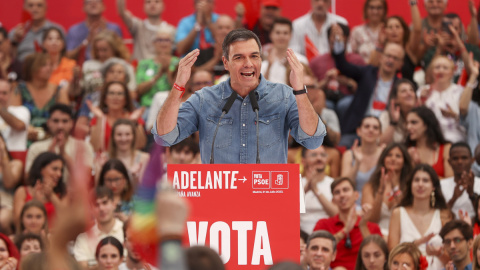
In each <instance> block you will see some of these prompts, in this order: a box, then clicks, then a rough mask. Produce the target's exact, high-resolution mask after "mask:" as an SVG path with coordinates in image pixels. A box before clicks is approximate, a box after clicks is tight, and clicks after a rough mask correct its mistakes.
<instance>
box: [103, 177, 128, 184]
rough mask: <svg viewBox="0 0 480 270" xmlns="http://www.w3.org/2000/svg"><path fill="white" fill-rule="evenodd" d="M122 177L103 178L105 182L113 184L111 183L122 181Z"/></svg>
mask: <svg viewBox="0 0 480 270" xmlns="http://www.w3.org/2000/svg"><path fill="white" fill-rule="evenodd" d="M123 179H124V178H123V177H116V178H105V182H108V183H110V184H113V183H118V182H119V181H122V180H123Z"/></svg>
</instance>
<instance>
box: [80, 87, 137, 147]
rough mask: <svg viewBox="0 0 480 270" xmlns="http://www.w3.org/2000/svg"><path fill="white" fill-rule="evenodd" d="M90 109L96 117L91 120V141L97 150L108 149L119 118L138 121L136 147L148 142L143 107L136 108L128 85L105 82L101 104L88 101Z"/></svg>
mask: <svg viewBox="0 0 480 270" xmlns="http://www.w3.org/2000/svg"><path fill="white" fill-rule="evenodd" d="M87 105H88V107H89V109H90V111H91V112H92V113H93V114H94V115H95V117H94V118H93V119H92V121H91V122H90V126H91V130H90V143H91V144H92V146H93V149H94V150H95V152H98V151H100V152H102V151H106V150H107V146H108V145H109V141H110V134H111V132H112V126H113V124H114V123H115V121H117V120H118V119H122V118H123V119H130V120H132V121H134V122H136V123H138V125H137V128H136V131H135V133H136V134H135V137H136V139H135V148H136V149H142V148H143V147H144V146H145V143H146V135H145V129H144V122H143V120H142V118H141V116H142V113H143V109H142V108H140V109H137V110H134V108H133V104H132V100H131V98H130V95H129V94H128V89H127V86H126V85H125V84H123V83H121V82H115V81H113V82H109V83H107V84H105V87H104V89H103V90H102V93H101V97H100V104H99V106H98V107H97V106H94V105H92V102H91V101H87Z"/></svg>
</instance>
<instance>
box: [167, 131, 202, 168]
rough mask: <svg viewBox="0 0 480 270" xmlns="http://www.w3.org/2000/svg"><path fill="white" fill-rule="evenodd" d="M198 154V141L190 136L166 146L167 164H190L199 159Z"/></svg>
mask: <svg viewBox="0 0 480 270" xmlns="http://www.w3.org/2000/svg"><path fill="white" fill-rule="evenodd" d="M199 154H200V149H199V146H198V142H195V140H194V139H192V137H191V136H190V137H187V138H186V139H185V140H183V141H181V142H179V143H177V144H174V145H172V146H170V147H169V148H167V155H166V156H167V164H192V163H195V162H196V161H199V158H198V157H197V156H198V155H199ZM197 163H198V162H197Z"/></svg>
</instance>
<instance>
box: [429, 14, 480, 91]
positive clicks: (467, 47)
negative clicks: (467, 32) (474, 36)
mask: <svg viewBox="0 0 480 270" xmlns="http://www.w3.org/2000/svg"><path fill="white" fill-rule="evenodd" d="M444 24H446V26H445V27H442V30H441V31H440V32H439V33H438V34H436V35H435V37H436V40H437V42H436V44H435V47H432V48H430V49H429V50H428V51H427V52H426V53H425V56H424V58H423V61H424V63H425V67H426V68H429V70H432V71H433V69H434V68H433V67H432V68H430V64H431V63H433V60H434V59H436V58H437V56H439V55H445V56H447V58H449V59H451V60H453V62H454V65H453V74H452V77H453V82H454V83H457V82H458V81H459V78H460V75H461V74H462V72H466V73H467V74H471V73H472V69H471V65H470V64H469V54H470V53H472V54H473V59H475V60H476V61H480V49H479V48H478V44H475V45H473V44H468V43H465V42H464V41H463V40H462V39H461V37H460V33H461V30H462V21H461V20H460V17H459V16H458V15H456V14H452V15H451V16H448V17H446V18H444ZM427 75H428V70H427Z"/></svg>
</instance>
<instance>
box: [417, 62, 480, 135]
mask: <svg viewBox="0 0 480 270" xmlns="http://www.w3.org/2000/svg"><path fill="white" fill-rule="evenodd" d="M454 65H455V64H454V63H453V62H452V60H450V59H449V58H447V57H446V56H437V57H435V59H433V60H432V64H431V67H432V73H433V77H434V81H433V82H432V84H431V85H426V86H424V87H421V88H420V89H418V95H419V97H420V101H421V103H422V104H424V105H425V106H426V107H428V108H429V109H430V110H432V111H433V112H434V113H435V116H436V117H437V119H438V122H439V124H440V128H441V129H442V133H443V136H444V137H445V139H446V140H447V141H450V142H459V141H464V140H465V135H466V132H465V128H464V127H463V126H462V125H460V122H459V121H458V118H459V116H458V115H459V101H460V95H461V94H462V91H463V87H462V86H461V85H458V84H455V83H453V82H452V79H453V72H454V69H455V66H454ZM477 75H478V71H477V72H474V73H473V74H471V75H470V76H471V77H472V78H471V79H472V80H475V79H476V78H477Z"/></svg>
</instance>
